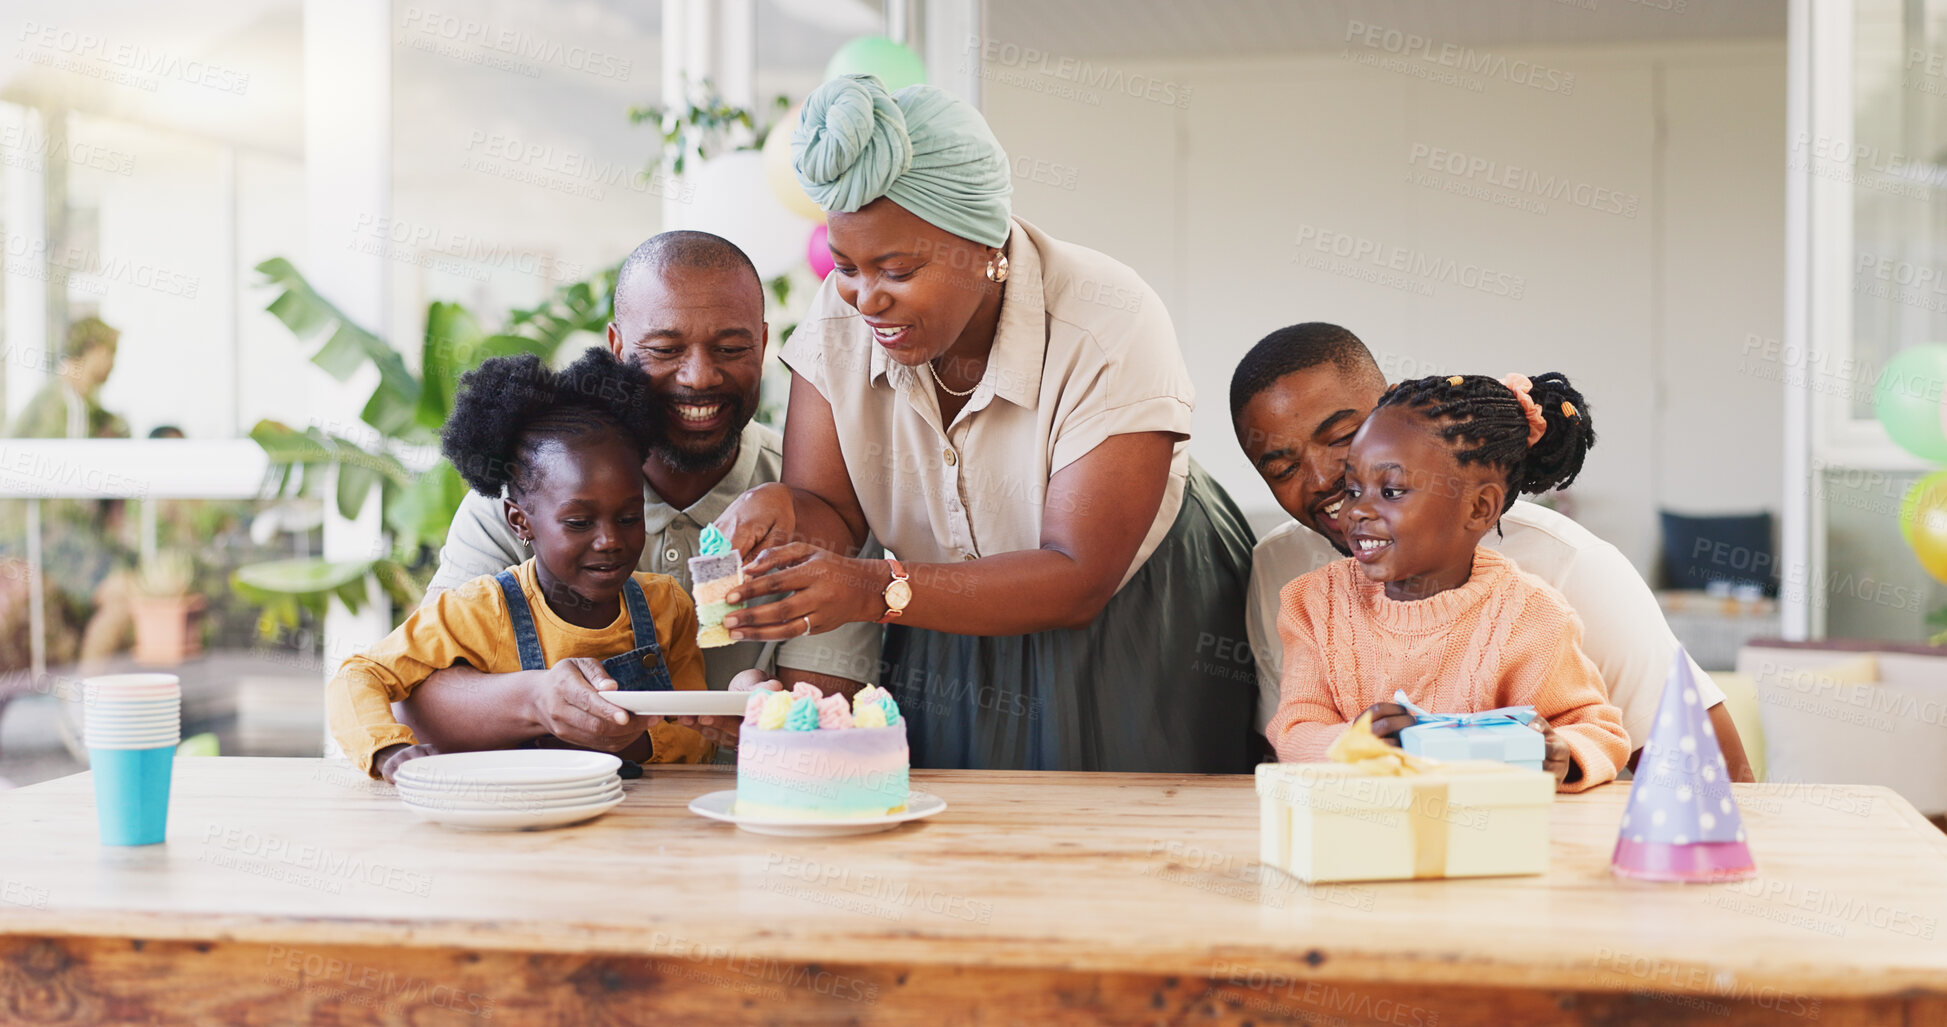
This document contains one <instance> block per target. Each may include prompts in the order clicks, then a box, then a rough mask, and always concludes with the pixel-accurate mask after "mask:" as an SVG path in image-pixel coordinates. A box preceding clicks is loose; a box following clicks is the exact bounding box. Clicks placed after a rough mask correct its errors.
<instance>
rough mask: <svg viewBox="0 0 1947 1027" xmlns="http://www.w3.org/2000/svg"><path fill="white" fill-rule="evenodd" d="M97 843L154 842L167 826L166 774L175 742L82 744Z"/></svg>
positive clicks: (171, 766)
mask: <svg viewBox="0 0 1947 1027" xmlns="http://www.w3.org/2000/svg"><path fill="white" fill-rule="evenodd" d="M88 763H89V766H90V768H91V769H92V770H93V771H94V773H95V818H96V820H97V821H98V822H99V824H100V825H101V843H102V844H103V845H156V844H159V843H161V841H162V840H163V838H164V836H165V835H167V834H168V830H169V775H170V772H171V771H172V770H173V769H174V768H175V765H176V747H175V746H174V745H164V746H159V747H157V748H153V749H94V748H91V749H89V750H88Z"/></svg>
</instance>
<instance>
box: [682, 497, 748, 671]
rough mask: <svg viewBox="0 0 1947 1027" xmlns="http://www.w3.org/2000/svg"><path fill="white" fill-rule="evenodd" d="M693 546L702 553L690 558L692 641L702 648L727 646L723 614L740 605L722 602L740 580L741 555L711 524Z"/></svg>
mask: <svg viewBox="0 0 1947 1027" xmlns="http://www.w3.org/2000/svg"><path fill="white" fill-rule="evenodd" d="M696 548H697V549H698V550H700V551H701V553H702V555H701V556H692V557H690V595H692V596H694V597H695V599H696V644H697V645H700V646H702V647H703V648H705V649H712V648H715V647H717V646H721V645H729V644H730V643H731V638H730V632H729V630H727V629H726V628H725V627H724V626H723V617H724V614H727V613H729V612H730V611H732V610H741V609H743V608H744V604H743V603H727V602H724V597H725V596H727V595H729V594H730V590H731V589H733V588H736V587H737V586H738V585H741V584H743V583H744V557H743V554H741V553H739V552H737V551H736V550H735V549H732V548H730V540H729V539H727V538H724V537H723V532H721V531H718V530H717V526H716V525H714V524H711V525H707V526H705V527H704V529H703V535H702V537H701V538H699V539H697V544H696Z"/></svg>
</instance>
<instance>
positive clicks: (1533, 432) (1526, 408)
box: [1501, 374, 1548, 446]
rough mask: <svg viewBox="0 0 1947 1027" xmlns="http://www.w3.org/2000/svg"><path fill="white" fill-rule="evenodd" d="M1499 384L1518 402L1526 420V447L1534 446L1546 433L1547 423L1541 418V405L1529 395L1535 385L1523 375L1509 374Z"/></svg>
mask: <svg viewBox="0 0 1947 1027" xmlns="http://www.w3.org/2000/svg"><path fill="white" fill-rule="evenodd" d="M1501 384H1502V385H1505V386H1507V387H1508V391H1510V392H1513V393H1514V398H1515V399H1516V400H1519V401H1520V403H1521V413H1522V415H1523V416H1525V417H1527V418H1528V445H1530V446H1532V445H1534V444H1535V442H1536V441H1538V440H1539V439H1540V438H1541V437H1542V436H1543V435H1544V434H1546V433H1547V431H1548V421H1547V420H1546V419H1544V418H1543V417H1542V416H1541V404H1539V403H1537V402H1535V397H1534V396H1532V395H1530V393H1532V392H1534V390H1535V383H1534V382H1532V381H1529V380H1528V376H1527V375H1525V374H1511V375H1508V376H1507V377H1505V378H1502V379H1501Z"/></svg>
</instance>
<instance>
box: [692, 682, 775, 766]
mask: <svg viewBox="0 0 1947 1027" xmlns="http://www.w3.org/2000/svg"><path fill="white" fill-rule="evenodd" d="M727 691H731V692H782V691H784V683H783V682H781V681H779V680H777V679H776V678H766V677H765V676H764V672H763V671H762V670H759V669H758V668H756V667H752V668H751V669H749V670H746V671H740V672H738V674H737V676H736V677H734V678H731V679H730V687H729V688H728V689H727ZM675 720H676V723H678V724H681V725H683V726H684V727H688V728H695V729H696V731H697V733H698V734H701V735H702V736H703V737H704V738H706V739H708V740H709V741H711V742H713V743H715V744H717V745H720V746H726V747H728V746H733V745H736V744H737V732H738V730H739V729H741V728H742V727H743V726H744V718H743V717H742V716H735V717H677V718H675Z"/></svg>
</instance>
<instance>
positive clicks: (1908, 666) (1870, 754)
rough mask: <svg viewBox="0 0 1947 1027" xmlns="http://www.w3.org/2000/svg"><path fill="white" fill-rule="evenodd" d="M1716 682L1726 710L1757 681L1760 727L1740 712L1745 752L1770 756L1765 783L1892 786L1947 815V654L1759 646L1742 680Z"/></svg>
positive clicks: (1744, 652)
mask: <svg viewBox="0 0 1947 1027" xmlns="http://www.w3.org/2000/svg"><path fill="white" fill-rule="evenodd" d="M1712 677H1713V680H1716V681H1717V682H1718V684H1719V685H1720V686H1725V695H1726V703H1727V705H1731V704H1732V703H1733V700H1742V698H1743V696H1742V693H1743V692H1744V689H1745V682H1746V681H1748V683H1749V687H1750V698H1751V699H1752V700H1754V701H1755V705H1756V708H1757V720H1758V722H1759V725H1760V730H1759V731H1757V732H1755V733H1754V732H1750V731H1748V730H1747V729H1746V728H1745V721H1744V719H1743V718H1740V717H1739V716H1738V713H1739V711H1738V709H1737V706H1736V705H1732V708H1731V713H1732V716H1733V717H1734V718H1737V719H1738V730H1739V733H1740V734H1741V735H1743V737H1744V744H1745V749H1746V751H1747V752H1752V751H1753V750H1760V751H1762V753H1763V756H1762V759H1763V770H1762V772H1761V775H1760V778H1759V779H1760V780H1768V781H1774V782H1777V781H1782V782H1799V783H1808V784H1872V785H1885V786H1887V787H1889V788H1892V789H1893V790H1895V791H1897V792H1899V793H1900V794H1901V795H1902V796H1905V797H1906V799H1907V801H1909V802H1911V803H1913V805H1914V806H1916V807H1918V808H1919V810H1920V812H1921V813H1924V814H1926V815H1927V816H1929V817H1939V816H1941V815H1943V814H1947V648H1942V647H1929V646H1922V645H1902V644H1898V643H1892V642H1881V641H1871V640H1857V639H1831V640H1826V641H1821V642H1784V641H1779V640H1776V639H1760V640H1754V641H1751V642H1749V643H1747V644H1745V645H1744V647H1743V648H1741V649H1740V650H1739V651H1738V658H1737V673H1736V674H1735V675H1713V676H1712ZM1738 679H1744V680H1738ZM1734 692H1735V693H1738V694H1734ZM1746 716H1749V714H1748V713H1747V714H1746ZM1754 735H1755V737H1754ZM1754 757H1755V752H1754ZM1752 765H1753V769H1757V768H1758V767H1759V763H1758V760H1757V759H1756V758H1754V759H1753V763H1752Z"/></svg>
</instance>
